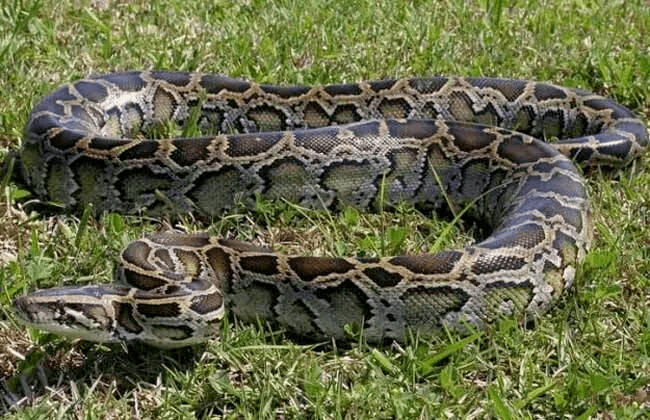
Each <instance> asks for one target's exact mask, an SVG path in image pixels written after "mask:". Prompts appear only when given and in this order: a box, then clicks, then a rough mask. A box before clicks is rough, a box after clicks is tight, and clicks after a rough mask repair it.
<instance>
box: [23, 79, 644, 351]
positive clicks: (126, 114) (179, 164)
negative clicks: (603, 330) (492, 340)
mask: <svg viewBox="0 0 650 420" xmlns="http://www.w3.org/2000/svg"><path fill="white" fill-rule="evenodd" d="M165 121H175V122H177V123H178V124H179V125H181V126H183V125H185V126H188V122H192V123H194V125H195V126H196V127H198V128H199V129H200V130H201V132H202V133H203V134H202V135H200V136H197V137H186V138H184V137H182V134H181V136H180V137H175V136H171V137H170V138H163V139H151V138H148V137H147V135H148V134H149V133H151V132H152V131H155V129H156V128H157V127H159V126H160V125H161V124H162V123H164V122H165ZM143 133H144V134H143ZM545 139H553V140H555V141H554V142H553V143H552V144H548V143H545V142H544V141H543V140H545ZM647 144H648V133H647V130H646V127H645V126H644V124H643V123H642V122H641V121H640V120H638V119H637V118H636V117H635V115H634V114H633V113H632V112H631V111H629V110H628V109H626V108H625V107H623V106H621V105H619V104H618V103H616V102H614V101H612V100H610V99H607V98H604V97H601V96H597V95H594V94H591V93H589V92H585V91H581V90H575V89H569V88H564V87H559V86H554V85H550V84H544V83H537V82H531V81H520V80H508V79H494V78H463V77H434V78H424V79H417V78H407V79H399V80H383V81H377V82H361V83H356V84H341V85H329V86H320V87H303V86H274V85H262V84H257V83H254V82H249V81H244V80H238V79H231V78H227V77H224V76H219V75H214V74H199V73H181V72H129V73H115V74H108V75H104V76H100V77H95V78H90V79H85V80H81V81H77V82H75V83H72V84H66V85H64V86H62V87H61V88H60V89H58V90H57V91H55V92H54V93H52V94H51V95H49V96H47V97H45V98H44V99H43V100H42V102H40V104H38V105H37V106H36V107H35V108H34V110H33V112H32V115H31V118H30V120H29V123H28V125H27V129H26V138H25V142H24V145H23V148H22V150H21V152H20V171H21V174H22V177H23V179H24V180H25V181H26V182H27V183H28V184H29V185H30V187H31V189H32V190H33V192H34V194H35V195H36V196H37V197H39V198H40V199H41V200H43V201H49V202H56V203H59V204H60V205H62V206H63V207H64V208H66V209H68V210H70V211H80V210H81V209H83V208H84V207H86V206H87V205H88V204H91V203H92V205H93V208H94V209H95V210H97V211H116V212H121V213H126V214H141V213H148V214H166V213H175V214H178V213H185V212H193V213H194V214H197V215H201V216H203V217H206V218H210V217H213V216H219V215H223V214H224V213H225V212H228V211H229V210H231V209H233V208H235V207H236V206H237V205H240V204H243V205H247V206H254V204H255V200H256V198H257V197H258V196H261V197H264V198H267V199H283V200H288V201H291V202H295V203H298V204H300V205H305V206H310V207H320V208H330V209H338V208H341V207H344V206H354V207H357V208H361V209H378V208H382V207H386V206H387V207H390V206H393V205H395V204H396V203H398V202H403V201H406V202H409V203H411V204H413V205H415V206H417V207H418V208H421V209H423V210H426V211H438V210H444V209H449V206H451V207H452V208H454V209H466V210H467V214H468V215H470V216H471V217H473V218H477V219H479V220H482V221H483V222H485V223H486V224H487V225H489V226H490V227H491V228H492V233H491V235H490V236H489V237H487V238H486V239H485V240H483V241H480V242H478V243H475V244H473V245H470V246H467V247H465V248H464V249H458V250H450V251H443V252H440V253H437V254H422V255H410V256H409V255H404V256H392V257H383V258H354V257H340V258H329V257H309V256H287V255H282V254H279V253H276V252H273V251H271V250H269V249H266V248H262V247H258V246H255V245H253V244H250V243H246V242H239V241H233V240H225V239H219V238H214V237H210V236H208V235H207V234H187V235H185V234H178V233H160V234H155V235H152V236H151V237H148V238H143V239H140V240H137V241H135V242H133V243H131V244H130V245H129V246H128V247H127V248H126V249H125V250H124V251H123V253H122V256H121V264H120V269H119V273H120V275H119V278H120V280H121V282H120V284H112V285H91V286H81V287H61V288H54V289H45V290H38V291H36V292H33V293H32V294H29V295H26V296H22V297H19V298H17V299H16V300H15V302H14V304H15V308H16V311H17V313H18V315H19V318H20V319H22V320H23V322H25V323H26V324H28V325H32V326H36V327H38V328H42V329H45V330H50V331H54V332H57V333H61V334H66V335H71V336H74V337H81V338H85V339H88V340H93V341H107V342H115V341H122V340H141V341H144V342H147V343H149V344H152V345H155V346H159V347H178V346H183V345H188V344H193V343H197V342H202V341H205V340H207V339H209V338H210V337H212V336H214V335H215V333H216V331H217V330H218V325H219V321H220V320H221V319H222V318H223V316H224V314H225V311H226V309H228V310H229V311H230V312H232V313H233V314H234V315H235V316H236V317H238V318H239V319H241V320H243V321H255V320H262V321H268V322H270V323H272V324H275V325H279V326H280V327H282V328H284V329H285V330H286V331H288V332H290V333H292V334H295V335H297V336H299V337H303V338H307V339H310V340H327V339H331V338H334V339H345V338H346V327H349V326H356V327H358V328H359V329H360V330H362V331H363V335H364V337H365V338H366V340H368V341H370V342H380V341H383V340H393V339H395V340H402V339H404V337H405V336H406V335H407V333H408V332H409V331H416V332H418V333H422V334H430V333H434V332H435V331H436V330H438V329H440V327H441V326H443V325H444V326H450V327H455V328H460V329H464V328H467V327H470V328H472V327H478V328H480V327H483V326H485V325H486V324H488V323H491V322H493V321H494V320H496V319H499V318H501V317H504V316H515V317H517V318H518V319H533V318H535V317H537V316H539V315H540V314H542V313H543V312H544V311H545V310H547V309H548V308H549V306H550V305H551V304H552V303H553V302H555V301H556V300H557V299H558V297H559V296H560V295H561V294H562V292H563V291H564V290H566V289H567V288H569V287H570V286H571V284H572V282H573V281H574V277H575V272H576V266H577V264H579V262H580V261H581V259H582V258H583V257H584V255H585V252H586V250H587V248H588V246H589V242H590V240H589V238H590V231H589V218H588V216H589V210H588V199H587V194H586V192H585V187H584V184H583V178H582V177H581V175H580V174H579V172H578V171H577V169H576V167H575V166H574V164H573V162H572V161H576V162H581V163H582V164H584V165H587V166H594V165H599V164H606V165H614V166H621V165H625V164H626V163H628V162H630V161H631V160H632V159H633V158H635V157H636V156H637V155H638V154H639V153H640V152H641V151H642V150H643V148H644V147H645V146H646V145H647Z"/></svg>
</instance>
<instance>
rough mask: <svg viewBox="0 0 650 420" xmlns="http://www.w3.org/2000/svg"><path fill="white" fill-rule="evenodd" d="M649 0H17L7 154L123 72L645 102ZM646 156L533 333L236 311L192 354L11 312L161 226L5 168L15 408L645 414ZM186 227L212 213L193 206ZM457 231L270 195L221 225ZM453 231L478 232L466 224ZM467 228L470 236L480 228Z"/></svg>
mask: <svg viewBox="0 0 650 420" xmlns="http://www.w3.org/2000/svg"><path fill="white" fill-rule="evenodd" d="M648 33H650V9H649V8H648V4H647V2H645V1H641V0H637V1H607V2H606V1H588V0H575V1H542V2H530V1H514V0H513V1H510V2H503V1H478V2H467V1H460V0H458V1H456V0H447V1H441V2H418V1H413V2H407V1H390V2H389V1H385V0H377V1H363V0H362V1H359V2H356V4H355V5H354V6H352V7H351V6H350V2H346V1H342V0H329V1H328V0H301V1H289V0H288V1H271V2H266V1H261V0H248V1H227V0H226V1H221V2H218V3H216V4H215V5H210V6H208V5H207V2H205V4H204V3H203V2H186V1H175V0H167V1H154V2H131V1H113V0H94V1H92V2H90V1H83V0H82V1H59V2H54V1H50V0H36V1H27V0H6V1H5V2H4V3H2V4H0V75H2V76H1V77H0V90H1V91H2V92H3V97H2V101H0V148H1V149H0V159H1V158H3V157H4V156H5V155H6V152H7V150H8V149H11V148H16V147H18V146H19V145H20V143H21V140H22V130H23V127H24V125H25V123H26V121H27V118H28V115H29V110H30V109H31V107H32V106H33V105H34V104H35V102H36V101H37V100H38V99H39V98H40V97H42V96H43V95H44V94H46V93H47V92H49V91H51V90H52V89H53V88H55V87H56V86H57V85H58V84H60V83H63V82H65V81H69V80H73V79H76V78H80V77H83V76H86V75H88V74H91V73H102V72H109V71H116V70H125V69H152V68H157V69H177V70H201V71H214V72H221V73H226V74H229V75H232V76H237V77H245V78H249V79H255V80H257V81H260V82H266V83H308V84H321V83H333V82H341V81H357V80H362V79H379V78H384V77H398V76H404V75H417V76H424V75H431V74H463V75H472V76H483V75H491V76H505V77H518V78H527V79H528V78H529V79H537V80H549V81H552V82H556V83H559V84H562V85H567V86H575V87H581V88H585V89H589V90H593V91H596V92H598V93H602V94H605V95H608V96H611V97H613V98H615V99H617V100H618V101H620V102H621V103H624V104H626V105H627V106H629V107H630V108H632V109H633V110H635V111H636V112H637V113H638V114H639V115H641V116H644V118H646V119H648V118H649V117H650V96H649V95H648V88H647V87H648V86H650V45H649V44H648V40H647V34H648ZM649 164H650V157H649V155H648V153H646V154H645V156H644V157H643V158H642V159H641V160H640V161H638V162H636V163H635V165H633V166H631V167H629V168H626V169H624V170H622V171H620V172H618V173H616V174H606V175H604V174H600V173H598V172H597V173H595V174H592V175H591V177H590V180H589V188H590V192H591V197H592V211H593V224H594V227H595V234H596V241H595V245H594V248H593V250H592V251H591V252H590V254H589V255H588V257H587V259H586V261H585V262H584V264H583V266H582V267H581V269H580V272H579V275H578V278H577V282H576V283H577V284H576V287H575V289H574V290H573V291H572V292H570V293H568V294H567V296H566V297H565V298H564V299H563V300H562V301H561V302H560V304H559V305H558V306H557V307H556V308H554V309H553V310H552V311H551V312H550V313H549V314H548V315H547V316H545V317H543V318H542V319H541V320H540V321H539V322H537V323H536V325H535V328H532V329H526V328H523V327H521V326H519V325H517V324H515V323H513V322H510V321H504V322H502V323H500V324H498V325H495V326H493V327H492V328H490V329H489V330H487V331H485V332H482V333H480V334H479V335H472V336H469V337H462V336H456V335H455V334H452V333H448V334H441V336H440V337H437V338H434V339H431V340H427V341H424V340H420V339H418V338H417V337H414V338H413V339H412V340H410V341H409V342H408V343H404V344H402V345H397V344H395V345H391V346H386V347H371V346H367V345H365V344H363V343H360V344H358V345H355V346H353V347H352V348H348V349H338V350H336V351H334V350H332V351H322V350H318V349H314V348H312V347H309V346H304V345H301V344H300V343H296V342H293V341H291V340H289V339H287V338H286V337H285V336H284V335H283V334H282V333H281V332H277V331H271V330H269V329H268V328H266V327H265V326H263V325H239V324H238V323H237V322H236V321H235V322H234V323H226V324H225V325H224V326H223V328H222V335H221V337H220V339H219V340H216V341H214V342H211V343H209V344H207V345H206V346H204V347H201V348H196V349H183V350H177V351H167V352H165V351H157V350H152V349H150V348H146V347H142V346H129V347H122V346H110V347H107V346H103V345H96V344H89V343H81V342H73V341H70V340H66V339H62V338H58V337H54V336H50V335H47V334H42V333H38V332H35V331H29V332H26V331H25V329H24V328H22V327H20V326H18V325H16V324H15V321H14V318H13V316H12V315H11V306H10V302H11V299H12V298H13V297H15V296H17V295H20V294H22V293H24V292H25V291H28V290H33V289H34V288H37V287H49V286H53V285H59V284H64V283H65V284H79V283H88V282H96V281H109V280H110V278H111V275H112V269H113V261H115V259H116V256H117V254H118V252H119V250H120V249H121V248H122V247H123V246H124V245H125V244H126V243H128V242H129V241H130V240H133V239H135V238H137V237H139V236H141V235H142V234H143V233H145V232H148V231H152V230H155V229H156V228H157V226H158V225H157V222H156V221H153V220H147V219H144V220H143V219H142V218H134V217H125V216H120V215H116V214H108V215H104V216H102V217H99V218H97V219H94V218H90V217H87V216H83V215H78V217H73V216H52V217H47V216H45V215H40V214H35V213H27V212H25V211H24V207H23V204H24V197H23V195H24V192H23V191H21V190H20V189H18V188H17V187H16V186H15V185H13V184H12V183H10V182H8V181H7V180H6V179H4V178H5V177H4V174H3V176H2V186H3V195H2V197H3V200H2V205H1V206H2V208H1V209H0V210H1V212H0V284H1V285H2V292H3V293H2V294H1V295H0V308H1V310H0V330H1V331H0V413H2V414H4V415H6V418H16V419H19V418H30V419H37V418H48V419H49V418H87V419H93V418H125V417H134V418H160V419H165V418H174V419H176V418H207V417H222V416H223V417H229V418H258V417H260V418H355V419H356V418H456V417H463V418H504V419H508V418H513V419H517V418H562V417H576V418H604V419H605V418H642V417H644V416H647V415H648V413H649V412H650V408H649V407H650V305H649V303H650V274H649V273H650V171H648V169H647V168H648V167H649V166H650V165H649ZM182 226H183V227H184V228H187V229H190V230H196V229H200V228H201V226H197V225H195V224H193V223H192V222H191V221H187V222H186V223H184V224H182ZM444 229H445V227H444V226H442V225H441V223H440V222H439V221H436V220H433V219H431V218H429V217H427V216H423V215H420V214H419V213H417V212H415V211H413V210H412V209H408V208H400V209H398V211H397V212H396V213H395V214H392V213H381V214H375V215H369V214H365V213H359V212H356V211H353V210H349V211H346V212H343V213H341V214H327V215H323V214H322V213H317V212H306V213H305V212H303V211H302V210H300V209H296V208H295V207H291V206H286V205H265V206H263V207H262V208H261V209H260V210H259V211H258V212H242V213H237V214H232V215H229V216H227V217H225V218H224V219H223V220H221V221H220V222H219V223H217V224H215V225H214V226H211V227H210V230H211V232H213V233H215V234H229V235H234V236H236V237H237V238H239V239H244V240H248V239H255V240H257V241H258V242H262V243H267V244H272V245H274V246H275V247H276V248H278V249H281V250H283V251H292V252H299V253H312V254H319V255H340V254H347V255H349V254H358V255H389V254H394V253H396V252H401V253H409V252H411V253H412V252H419V251H420V250H421V249H422V248H423V247H424V248H426V247H427V246H428V244H429V243H432V242H435V240H436V234H437V233H440V232H442V231H443V230H444ZM453 229H454V230H453V235H451V236H450V238H448V239H447V240H446V241H445V242H444V243H443V244H441V245H444V246H446V247H447V246H455V245H459V244H462V243H464V242H465V241H466V240H467V236H460V235H461V234H463V232H462V229H460V230H458V227H457V226H454V228H453ZM464 234H466V232H465V233H464Z"/></svg>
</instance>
